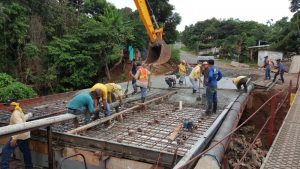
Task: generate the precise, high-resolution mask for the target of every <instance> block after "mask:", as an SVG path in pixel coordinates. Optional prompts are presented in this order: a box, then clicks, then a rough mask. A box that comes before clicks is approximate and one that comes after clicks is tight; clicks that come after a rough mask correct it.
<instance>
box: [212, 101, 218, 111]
mask: <svg viewBox="0 0 300 169" xmlns="http://www.w3.org/2000/svg"><path fill="white" fill-rule="evenodd" d="M217 108H218V105H217V103H215V104H214V106H213V113H217Z"/></svg>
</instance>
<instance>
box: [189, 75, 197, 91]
mask: <svg viewBox="0 0 300 169" xmlns="http://www.w3.org/2000/svg"><path fill="white" fill-rule="evenodd" d="M190 81H191V83H192V86H193V90H194V91H197V89H198V83H197V81H196V80H194V79H192V78H191V77H190Z"/></svg>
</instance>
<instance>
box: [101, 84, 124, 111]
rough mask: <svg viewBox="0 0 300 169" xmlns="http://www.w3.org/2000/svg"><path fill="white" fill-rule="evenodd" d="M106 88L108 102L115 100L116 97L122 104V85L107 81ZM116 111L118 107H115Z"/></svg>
mask: <svg viewBox="0 0 300 169" xmlns="http://www.w3.org/2000/svg"><path fill="white" fill-rule="evenodd" d="M105 86H106V88H107V100H108V103H109V104H110V103H112V102H115V101H116V99H118V100H119V102H120V105H121V104H122V101H123V92H122V87H121V85H118V84H115V83H107V84H105ZM116 111H117V112H118V111H119V107H118V106H117V107H116Z"/></svg>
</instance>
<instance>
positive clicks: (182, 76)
mask: <svg viewBox="0 0 300 169" xmlns="http://www.w3.org/2000/svg"><path fill="white" fill-rule="evenodd" d="M178 74H179V85H182V84H183V81H184V80H185V76H186V63H185V61H184V60H181V62H180V64H179V65H178Z"/></svg>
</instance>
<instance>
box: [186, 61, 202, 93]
mask: <svg viewBox="0 0 300 169" xmlns="http://www.w3.org/2000/svg"><path fill="white" fill-rule="evenodd" d="M201 71H202V68H201V65H200V64H198V65H197V66H196V67H194V68H193V70H192V72H191V73H190V75H189V78H190V82H191V83H192V86H193V93H196V92H197V89H198V84H197V81H198V80H200V81H201V79H200V76H201Z"/></svg>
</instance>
